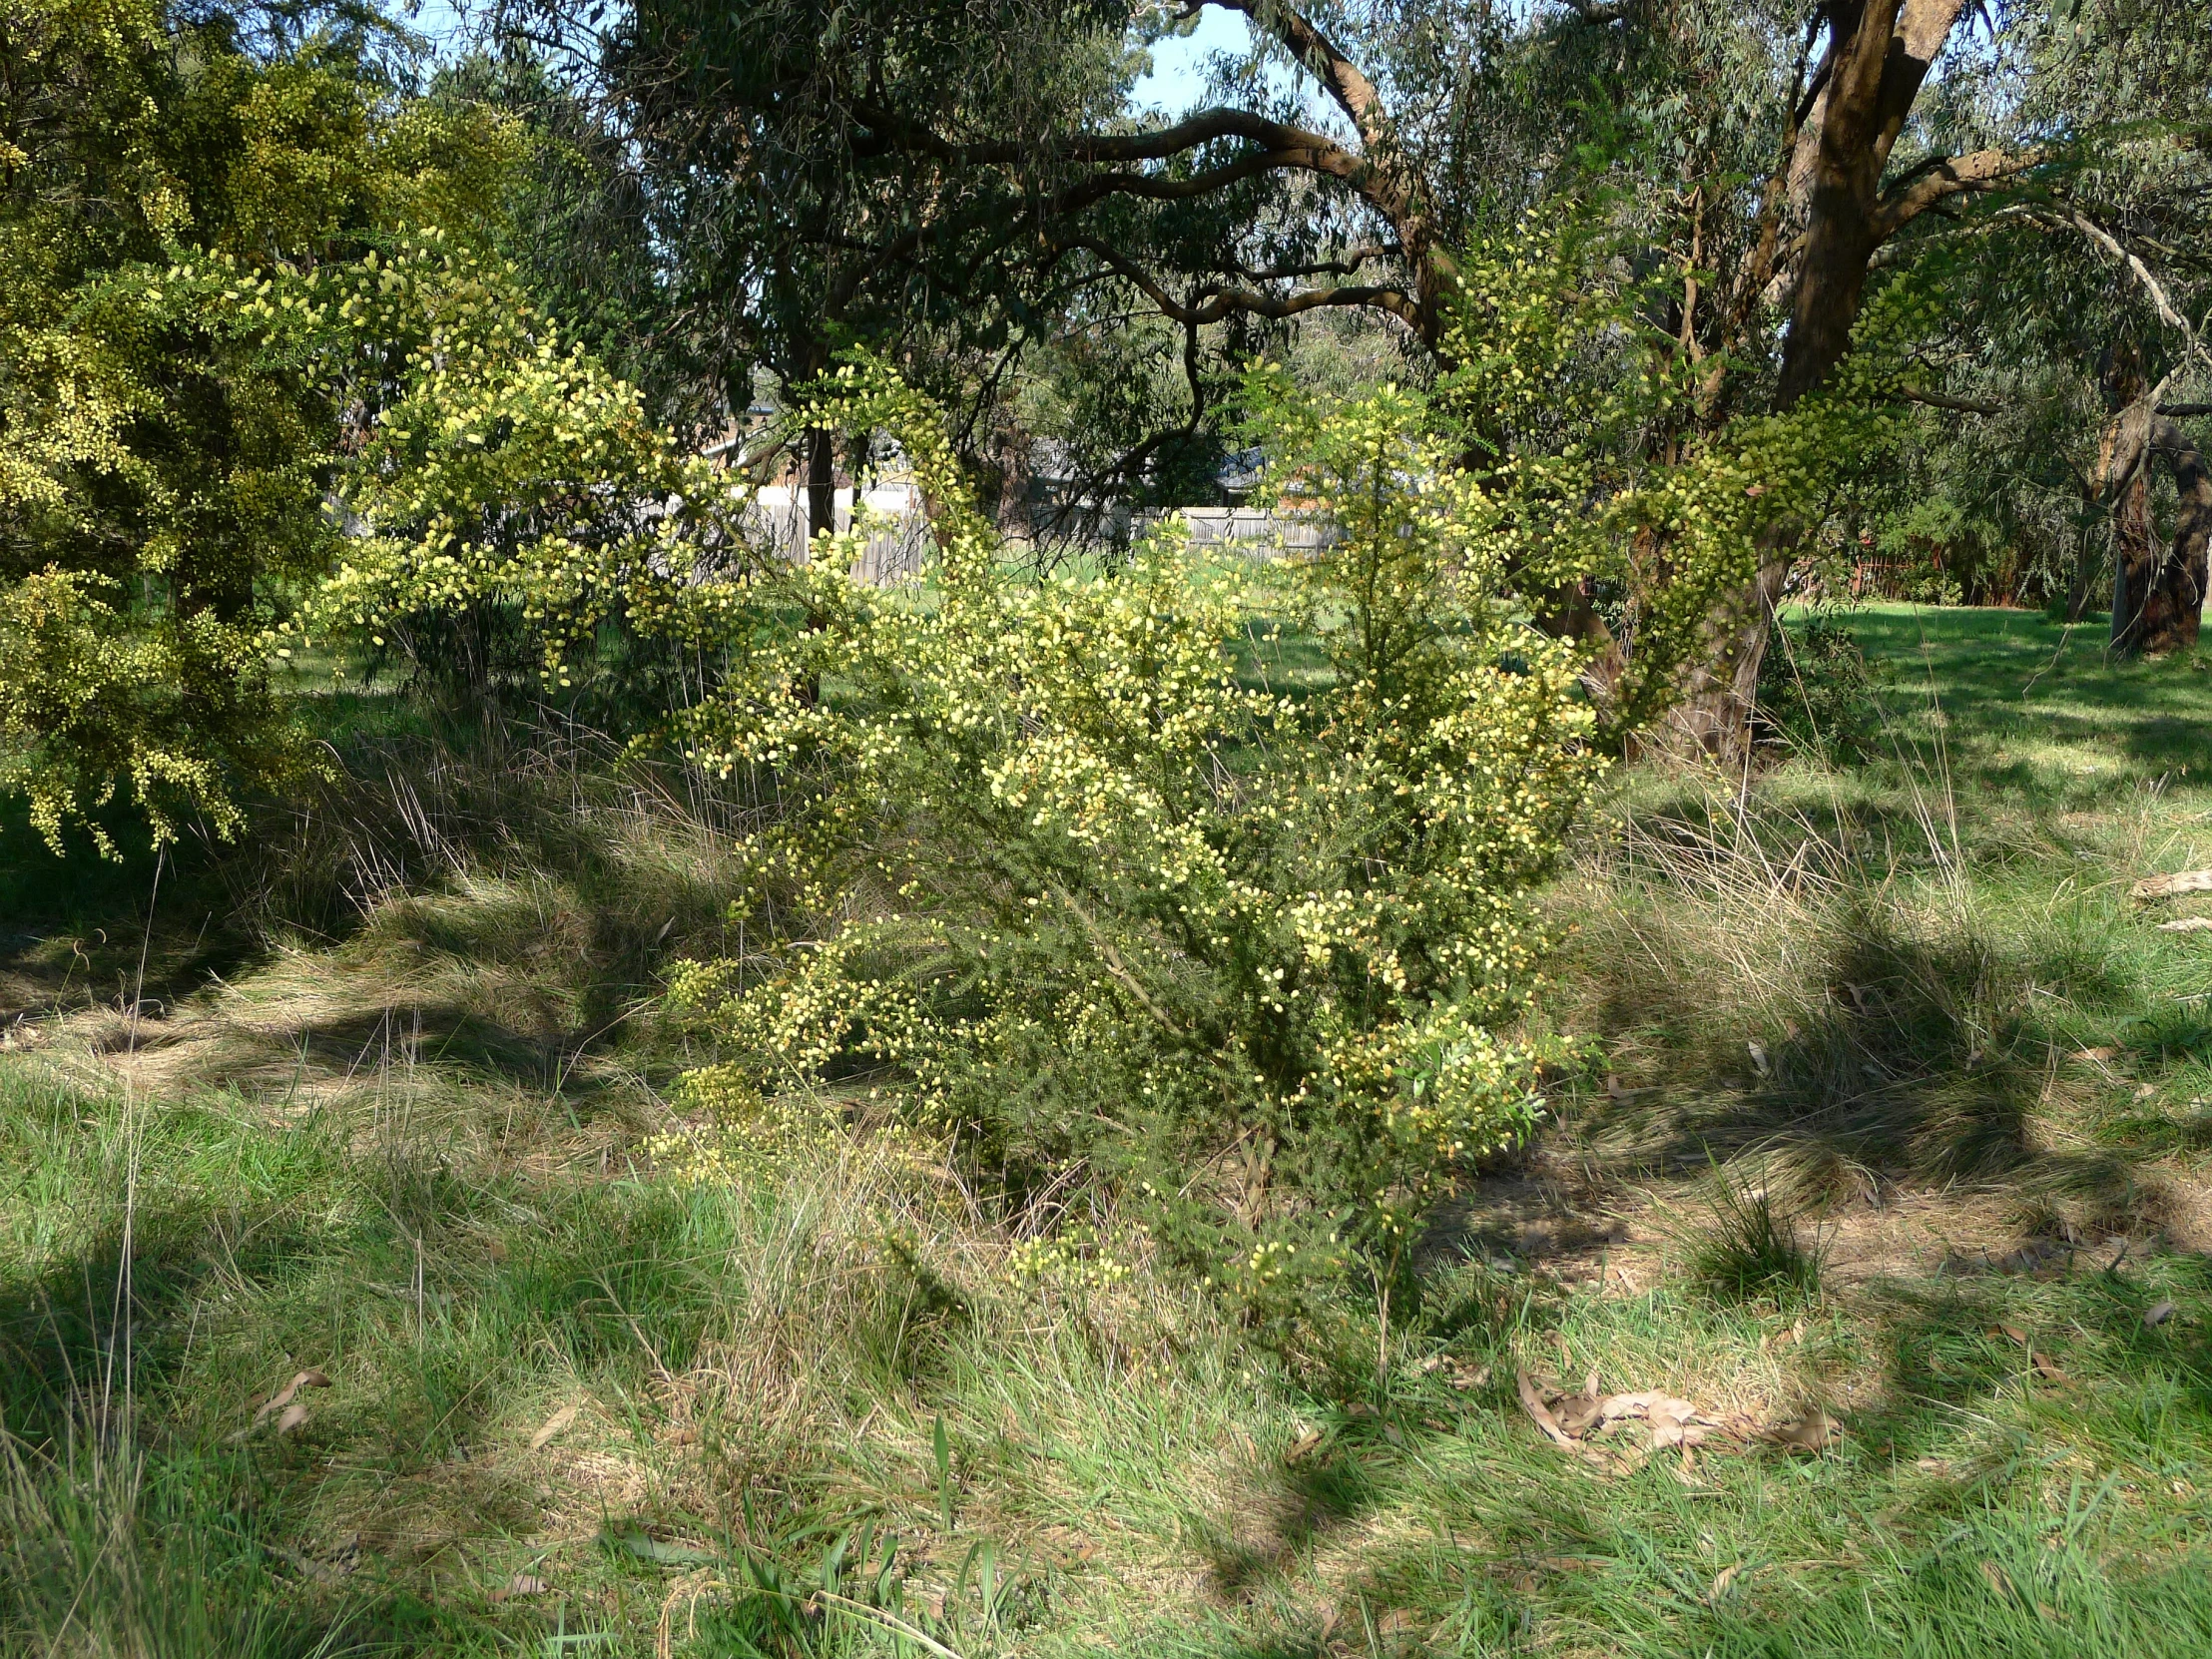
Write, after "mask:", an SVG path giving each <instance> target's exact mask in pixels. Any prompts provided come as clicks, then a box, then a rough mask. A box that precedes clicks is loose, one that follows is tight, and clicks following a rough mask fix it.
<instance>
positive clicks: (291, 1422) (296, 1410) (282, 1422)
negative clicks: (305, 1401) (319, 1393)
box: [277, 1403, 307, 1435]
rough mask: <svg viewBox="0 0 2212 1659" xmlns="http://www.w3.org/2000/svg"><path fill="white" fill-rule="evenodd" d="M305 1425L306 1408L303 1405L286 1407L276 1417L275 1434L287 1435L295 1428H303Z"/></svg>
mask: <svg viewBox="0 0 2212 1659" xmlns="http://www.w3.org/2000/svg"><path fill="white" fill-rule="evenodd" d="M306 1423H307V1408H306V1407H305V1406H304V1405H299V1404H296V1403H295V1404H291V1405H287V1406H285V1407H284V1408H283V1410H282V1411H281V1412H280V1413H278V1415H277V1433H278V1434H279V1435H283V1434H289V1433H290V1432H291V1431H292V1430H293V1429H295V1428H304V1427H305V1426H306Z"/></svg>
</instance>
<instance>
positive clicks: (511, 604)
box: [285, 235, 751, 704]
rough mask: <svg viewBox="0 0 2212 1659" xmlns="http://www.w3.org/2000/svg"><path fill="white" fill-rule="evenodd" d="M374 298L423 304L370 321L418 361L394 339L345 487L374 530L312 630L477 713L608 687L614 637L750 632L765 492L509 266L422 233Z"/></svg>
mask: <svg viewBox="0 0 2212 1659" xmlns="http://www.w3.org/2000/svg"><path fill="white" fill-rule="evenodd" d="M355 288H356V296H355V299H354V303H355V304H358V305H361V306H363V307H369V308H370V310H371V311H372V310H373V308H374V307H397V308H398V309H399V310H400V311H401V312H403V316H402V315H394V316H390V317H388V318H383V319H381V320H378V321H375V322H369V321H367V320H366V318H367V316H368V315H369V314H370V311H364V313H363V321H361V322H359V323H357V324H356V326H357V327H358V328H359V329H360V332H361V337H362V339H363V340H364V342H365V341H366V340H371V339H373V340H377V341H379V342H383V341H397V342H401V343H403V345H404V355H403V356H399V355H397V352H396V349H395V348H393V347H387V350H391V351H392V352H393V354H394V355H395V356H396V360H395V361H394V362H393V363H392V365H391V374H392V381H393V384H392V386H391V388H390V391H389V395H388V398H387V400H386V401H385V403H384V405H383V407H382V408H381V410H380V411H379V412H378V414H377V417H376V420H375V424H374V426H373V428H372V429H371V430H370V431H368V432H367V433H365V434H364V435H363V442H362V444H361V449H360V455H359V460H358V462H357V464H355V465H354V466H352V467H351V468H349V469H348V471H347V473H346V476H345V478H344V480H343V499H344V501H345V504H346V506H347V507H348V508H349V509H350V510H351V512H352V513H353V515H354V516H355V519H356V521H357V524H358V526H359V529H360V531H361V534H360V535H359V536H357V537H356V538H354V539H353V540H352V541H350V542H349V543H348V545H347V546H346V548H345V549H344V552H343V555H342V557H341V558H340V559H339V560H338V561H337V564H336V568H335V569H334V570H333V571H332V572H331V573H330V575H329V576H328V577H327V578H326V579H325V580H323V581H322V582H320V583H319V584H318V585H317V587H316V588H315V590H314V592H313V593H312V594H311V595H310V596H309V597H308V598H307V599H306V600H305V601H304V603H303V604H302V605H301V607H300V613H299V617H298V622H297V627H298V629H299V632H300V635H301V637H302V638H304V639H312V638H313V637H315V636H316V635H322V636H324V637H334V638H338V639H342V640H344V641H346V642H348V643H350V644H351V645H353V646H355V647H356V648H359V649H363V650H365V651H367V652H368V653H369V654H371V655H372V656H373V655H378V654H389V655H393V656H396V657H398V658H399V659H400V660H401V661H403V662H404V663H406V664H407V665H408V666H409V668H410V669H411V670H412V671H413V672H414V673H416V674H417V675H419V676H423V677H426V678H427V680H428V681H430V682H431V683H432V685H433V686H434V687H435V688H436V689H437V690H438V691H439V692H441V693H442V694H443V695H444V696H445V697H446V698H447V699H448V700H450V701H455V702H460V703H463V704H467V703H470V702H473V701H475V700H477V699H480V698H483V697H487V696H497V695H499V694H500V693H501V692H503V691H507V690H512V689H516V688H519V689H521V690H522V691H524V692H531V691H535V692H538V693H540V694H541V695H542V694H547V693H550V694H551V695H553V696H556V697H558V696H559V695H560V694H561V693H562V692H563V691H564V690H571V689H574V688H575V687H576V686H577V685H578V683H579V681H589V680H590V679H592V678H593V677H594V676H595V675H597V674H599V673H600V672H601V670H602V667H603V665H602V660H601V652H600V644H601V634H602V631H603V630H614V631H617V632H619V633H621V634H623V635H624V636H625V637H628V638H633V639H635V638H639V637H649V638H651V639H653V640H655V641H657V642H659V643H661V644H663V645H674V646H678V647H687V648H697V647H699V646H701V645H703V644H707V643H709V642H711V641H719V640H720V638H721V637H722V636H723V634H725V633H726V632H728V631H729V628H730V626H731V624H730V621H729V618H730V616H731V607H732V605H733V604H735V603H737V602H738V601H739V600H740V599H741V597H742V593H743V582H742V578H743V576H744V573H745V569H746V566H747V564H748V563H749V561H750V557H751V555H750V551H749V549H748V547H747V545H746V543H745V542H744V541H743V540H741V539H740V538H739V536H738V533H737V528H736V523H737V515H738V514H739V512H740V511H741V510H742V508H743V507H744V505H745V501H746V497H745V495H744V493H743V492H742V491H741V490H739V489H738V488H737V487H736V486H735V485H734V484H733V482H732V481H731V480H730V479H729V478H728V477H727V476H725V475H723V474H721V473H720V472H719V471H717V469H715V468H714V467H713V466H712V465H711V464H709V463H708V462H706V461H704V460H701V459H698V458H696V457H685V456H682V455H680V454H679V453H678V452H677V450H676V448H675V446H674V444H673V442H672V441H671V440H670V439H669V438H668V436H667V435H666V434H664V433H663V432H662V431H660V430H659V429H657V428H656V427H654V426H652V425H650V424H649V423H648V422H647V421H646V419H645V418H644V415H643V412H642V409H641V406H640V401H639V397H638V393H637V392H636V390H635V389H634V388H633V387H631V386H629V385H628V384H626V383H624V382H623V381H621V380H619V379H617V378H616V377H615V376H614V375H612V374H611V373H609V372H608V371H607V370H606V369H605V368H604V367H603V366H601V365H600V364H599V363H598V362H596V361H595V360H593V359H592V358H590V357H588V356H587V355H585V354H584V352H583V351H582V350H581V349H580V348H578V347H575V346H570V347H568V348H567V349H565V350H564V349H563V347H562V342H561V337H560V334H559V331H558V329H557V328H556V327H555V325H554V324H553V322H552V321H551V319H549V318H546V317H544V316H543V315H541V314H540V313H539V312H538V311H537V310H536V309H535V307H533V306H532V305H530V304H529V302H528V301H527V298H526V296H525V295H524V294H523V292H522V291H521V289H520V286H519V284H518V282H517V280H516V278H515V277H514V274H513V273H512V271H511V270H510V269H509V268H508V267H507V266H506V264H505V263H504V262H503V261H501V260H499V259H497V258H496V257H492V256H487V255H483V254H479V253H477V252H475V251H473V250H470V249H468V248H466V247H465V246H460V247H457V246H455V245H454V244H453V242H452V241H451V239H440V238H438V237H436V236H434V235H432V236H430V237H426V238H423V239H420V240H413V239H410V240H407V241H404V242H402V243H401V245H400V246H399V248H398V250H397V252H396V253H395V255H394V257H393V259H392V260H391V261H390V262H388V264H386V265H384V266H382V267H380V268H379V267H378V266H377V265H376V264H375V263H374V261H373V259H371V261H370V262H369V263H368V264H367V265H366V267H365V269H364V271H363V272H362V273H361V274H360V275H359V276H358V277H356V278H355ZM710 573H711V574H712V575H713V576H714V578H715V579H714V580H702V579H701V578H702V577H703V576H706V575H708V574H710ZM285 649H287V650H288V649H289V647H286V648H285Z"/></svg>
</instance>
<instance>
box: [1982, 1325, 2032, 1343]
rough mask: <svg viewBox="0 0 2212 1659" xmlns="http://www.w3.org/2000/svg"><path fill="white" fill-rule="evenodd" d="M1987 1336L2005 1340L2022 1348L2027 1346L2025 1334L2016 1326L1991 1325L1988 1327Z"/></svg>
mask: <svg viewBox="0 0 2212 1659" xmlns="http://www.w3.org/2000/svg"><path fill="white" fill-rule="evenodd" d="M1989 1335H1990V1336H1992V1337H2003V1338H2006V1339H2007V1340H2009V1341H2011V1342H2015V1343H2018V1344H2019V1345H2020V1346H2021V1347H2022V1348H2025V1347H2026V1346H2027V1333H2026V1332H2024V1331H2022V1330H2021V1329H2020V1328H2019V1327H2018V1326H2016V1325H1992V1326H1990V1327H1989Z"/></svg>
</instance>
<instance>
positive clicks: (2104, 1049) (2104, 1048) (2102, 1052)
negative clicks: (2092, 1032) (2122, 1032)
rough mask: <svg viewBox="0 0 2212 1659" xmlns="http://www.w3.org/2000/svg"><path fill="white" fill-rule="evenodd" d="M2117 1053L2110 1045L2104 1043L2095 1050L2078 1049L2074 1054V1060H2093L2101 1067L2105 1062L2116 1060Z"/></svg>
mask: <svg viewBox="0 0 2212 1659" xmlns="http://www.w3.org/2000/svg"><path fill="white" fill-rule="evenodd" d="M2119 1052H2120V1051H2119V1050H2118V1049H2116V1048H2114V1047H2112V1045H2111V1044H2109V1043H2104V1044H2100V1045H2099V1046H2098V1047H2095V1048H2083V1049H2078V1050H2076V1051H2075V1053H2074V1058H2075V1059H2077V1060H2094V1061H2096V1062H2097V1063H2098V1064H2099V1065H2102V1064H2103V1063H2104V1062H2105V1061H2107V1060H2111V1059H2116V1058H2118V1056H2119Z"/></svg>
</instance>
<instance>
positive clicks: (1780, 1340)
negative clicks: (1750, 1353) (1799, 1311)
mask: <svg viewBox="0 0 2212 1659" xmlns="http://www.w3.org/2000/svg"><path fill="white" fill-rule="evenodd" d="M1803 1341H1805V1322H1804V1321H1803V1320H1799V1321H1798V1322H1797V1323H1796V1324H1795V1325H1793V1326H1791V1327H1790V1329H1789V1330H1787V1331H1776V1332H1772V1333H1770V1334H1769V1335H1767V1336H1764V1337H1761V1338H1760V1339H1759V1352H1760V1353H1762V1354H1779V1353H1781V1352H1782V1350H1784V1349H1786V1348H1794V1347H1796V1346H1797V1345H1798V1344H1799V1343H1802V1342H1803Z"/></svg>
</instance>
